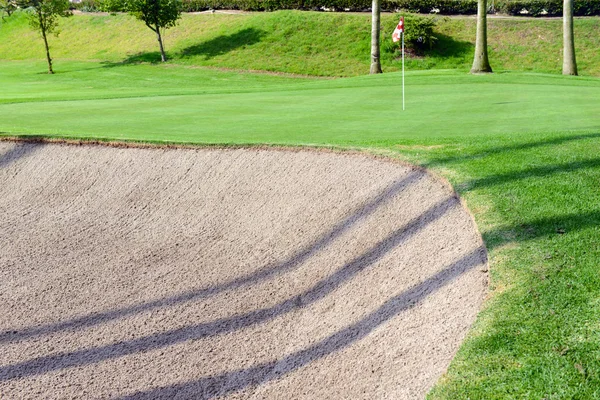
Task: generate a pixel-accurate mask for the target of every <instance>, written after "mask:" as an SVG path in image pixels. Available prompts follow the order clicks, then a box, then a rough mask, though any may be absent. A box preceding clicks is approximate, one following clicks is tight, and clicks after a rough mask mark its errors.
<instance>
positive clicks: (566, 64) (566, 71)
mask: <svg viewBox="0 0 600 400" xmlns="http://www.w3.org/2000/svg"><path fill="white" fill-rule="evenodd" d="M562 73H563V75H577V62H576V61H575V35H574V34H573V0H564V1H563V70H562Z"/></svg>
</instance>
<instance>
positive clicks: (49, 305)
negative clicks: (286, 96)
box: [0, 142, 486, 399]
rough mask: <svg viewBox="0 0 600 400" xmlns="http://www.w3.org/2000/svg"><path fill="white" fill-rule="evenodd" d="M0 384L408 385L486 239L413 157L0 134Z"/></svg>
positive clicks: (439, 335)
mask: <svg viewBox="0 0 600 400" xmlns="http://www.w3.org/2000/svg"><path fill="white" fill-rule="evenodd" d="M0 182H1V186H0V265H1V267H0V348H1V349H2V351H0V394H1V397H2V398H3V399H17V398H18V399H23V398H52V399H57V398H86V399H87V398H97V399H138V398H139V399H159V398H164V399H172V398H176V399H192V398H193V399H208V398H230V399H233V398H235V399H267V398H268V399H374V398H382V399H383V398H385V399H408V398H420V397H423V396H424V395H425V394H426V392H427V391H428V389H429V388H430V387H431V386H432V385H433V384H434V383H435V381H436V380H437V379H438V378H439V377H440V376H441V375H442V374H443V373H444V371H445V370H446V368H447V366H448V364H449V362H450V360H451V359H452V357H453V355H454V354H455V352H456V350H457V349H458V346H459V344H460V343H461V341H462V339H463V338H464V336H465V334H466V332H467V330H468V329H469V326H470V325H471V323H472V322H473V320H474V318H475V316H476V314H477V311H478V310H479V307H480V305H481V303H482V299H483V298H484V295H485V292H486V274H485V273H484V272H483V271H485V265H486V253H485V249H484V247H483V245H482V242H481V239H480V237H479V235H478V233H477V232H476V229H475V226H474V224H473V222H472V220H471V218H470V216H469V214H468V213H467V212H466V211H465V210H464V209H463V208H462V206H461V204H460V202H459V200H458V199H457V198H456V196H455V195H454V194H453V193H452V191H451V190H449V188H448V187H447V186H446V185H445V184H443V183H442V182H440V181H438V180H437V179H435V178H432V177H431V176H430V175H428V174H426V173H424V172H423V171H421V170H418V169H413V168H409V167H405V166H402V165H398V164H396V163H391V162H387V161H381V160H376V159H373V158H370V157H366V156H359V155H348V154H346V155H344V154H331V153H325V152H311V151H297V152H294V151H275V150H257V149H255V150H252V149H235V150H215V149H213V150H210V149H199V150H184V149H179V150H177V149H141V148H138V149H125V148H110V147H103V146H69V145H57V144H24V143H12V142H0Z"/></svg>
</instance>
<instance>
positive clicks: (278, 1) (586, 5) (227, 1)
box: [182, 0, 600, 17]
mask: <svg viewBox="0 0 600 400" xmlns="http://www.w3.org/2000/svg"><path fill="white" fill-rule="evenodd" d="M182 2H183V10H184V11H188V12H193V11H205V10H226V9H229V10H243V11H274V10H313V11H368V10H370V9H371V0H182ZM491 3H492V2H491V1H488V6H489V7H490V10H489V11H490V12H500V13H504V14H509V15H528V16H534V17H535V16H560V15H562V7H563V0H499V1H496V2H494V4H493V9H492V4H491ZM381 8H382V10H383V11H399V10H406V11H409V12H412V13H421V14H442V15H457V14H463V15H469V14H477V0H381ZM574 14H575V15H576V16H590V15H600V0H575V2H574Z"/></svg>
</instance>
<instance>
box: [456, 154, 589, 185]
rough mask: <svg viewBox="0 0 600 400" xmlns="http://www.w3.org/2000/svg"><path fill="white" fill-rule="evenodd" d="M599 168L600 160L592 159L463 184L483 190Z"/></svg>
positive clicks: (495, 176) (510, 173)
mask: <svg viewBox="0 0 600 400" xmlns="http://www.w3.org/2000/svg"><path fill="white" fill-rule="evenodd" d="M598 167H600V158H592V159H590V160H583V161H573V162H570V163H563V164H555V165H544V166H541V167H535V168H527V169H523V170H518V171H513V172H507V173H505V174H497V175H490V176H486V177H485V178H479V179H473V180H471V181H467V182H466V183H464V184H463V186H464V187H465V188H466V190H473V189H481V188H483V187H489V186H495V185H501V184H503V183H508V182H514V181H517V180H522V179H527V178H542V177H545V176H549V175H553V174H557V173H563V172H572V171H577V170H581V169H589V168H598Z"/></svg>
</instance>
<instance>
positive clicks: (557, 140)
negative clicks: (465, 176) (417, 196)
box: [423, 132, 600, 168]
mask: <svg viewBox="0 0 600 400" xmlns="http://www.w3.org/2000/svg"><path fill="white" fill-rule="evenodd" d="M596 138H600V132H594V133H584V134H579V135H565V136H558V137H554V138H552V139H543V140H538V141H535V142H521V143H515V144H509V145H503V146H496V147H491V148H486V149H484V150H482V151H479V152H476V153H471V154H464V153H460V154H458V155H452V156H444V157H439V158H434V159H432V160H431V161H428V162H427V163H425V164H423V166H425V167H427V168H431V167H434V166H438V165H444V164H447V163H455V162H463V161H466V160H476V159H481V158H485V157H488V156H492V155H496V154H502V153H507V152H512V151H519V150H530V149H535V148H538V147H548V146H554V145H561V144H564V143H569V142H575V141H579V140H589V139H596Z"/></svg>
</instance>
